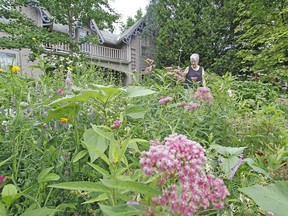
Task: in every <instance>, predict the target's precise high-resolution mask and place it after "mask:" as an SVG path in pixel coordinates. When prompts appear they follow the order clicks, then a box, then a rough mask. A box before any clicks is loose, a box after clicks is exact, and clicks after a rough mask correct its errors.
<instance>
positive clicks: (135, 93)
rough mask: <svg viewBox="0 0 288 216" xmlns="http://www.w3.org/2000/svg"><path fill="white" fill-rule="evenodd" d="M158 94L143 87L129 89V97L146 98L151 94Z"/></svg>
mask: <svg viewBox="0 0 288 216" xmlns="http://www.w3.org/2000/svg"><path fill="white" fill-rule="evenodd" d="M155 93H156V92H155V91H153V90H150V89H147V88H144V87H142V86H128V87H127V97H129V98H133V97H139V96H146V95H150V94H155Z"/></svg>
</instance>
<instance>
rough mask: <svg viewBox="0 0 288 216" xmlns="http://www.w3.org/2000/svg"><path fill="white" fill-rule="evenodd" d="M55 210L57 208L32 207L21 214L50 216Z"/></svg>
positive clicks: (22, 215) (24, 215)
mask: <svg viewBox="0 0 288 216" xmlns="http://www.w3.org/2000/svg"><path fill="white" fill-rule="evenodd" d="M57 211H61V210H57V209H49V208H39V209H33V210H28V211H25V212H24V213H23V214H21V216H39V215H41V216H50V215H54V214H55V213H56V212H57Z"/></svg>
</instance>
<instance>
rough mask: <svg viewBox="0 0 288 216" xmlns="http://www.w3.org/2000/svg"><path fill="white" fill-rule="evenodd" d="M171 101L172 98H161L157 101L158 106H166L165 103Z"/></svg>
mask: <svg viewBox="0 0 288 216" xmlns="http://www.w3.org/2000/svg"><path fill="white" fill-rule="evenodd" d="M160 98H161V97H160ZM172 100H173V98H171V97H166V98H161V99H160V100H159V103H160V104H166V103H169V102H171V101H172Z"/></svg>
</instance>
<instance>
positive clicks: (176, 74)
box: [166, 67, 185, 81]
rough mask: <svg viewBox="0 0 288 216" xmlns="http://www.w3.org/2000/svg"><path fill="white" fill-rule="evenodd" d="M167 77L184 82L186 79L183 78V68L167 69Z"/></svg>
mask: <svg viewBox="0 0 288 216" xmlns="http://www.w3.org/2000/svg"><path fill="white" fill-rule="evenodd" d="M166 70H167V75H168V76H171V77H175V78H176V79H177V80H180V81H183V80H185V78H184V77H183V76H182V68H181V67H177V68H175V69H173V68H172V67H166Z"/></svg>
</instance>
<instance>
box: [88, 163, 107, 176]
mask: <svg viewBox="0 0 288 216" xmlns="http://www.w3.org/2000/svg"><path fill="white" fill-rule="evenodd" d="M88 164H89V165H90V166H91V167H92V168H93V169H95V170H96V171H97V172H99V173H101V174H102V175H103V176H104V177H108V178H110V177H111V175H110V174H109V172H107V171H106V170H104V169H103V168H101V167H99V166H98V165H96V164H92V163H89V162H88Z"/></svg>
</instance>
